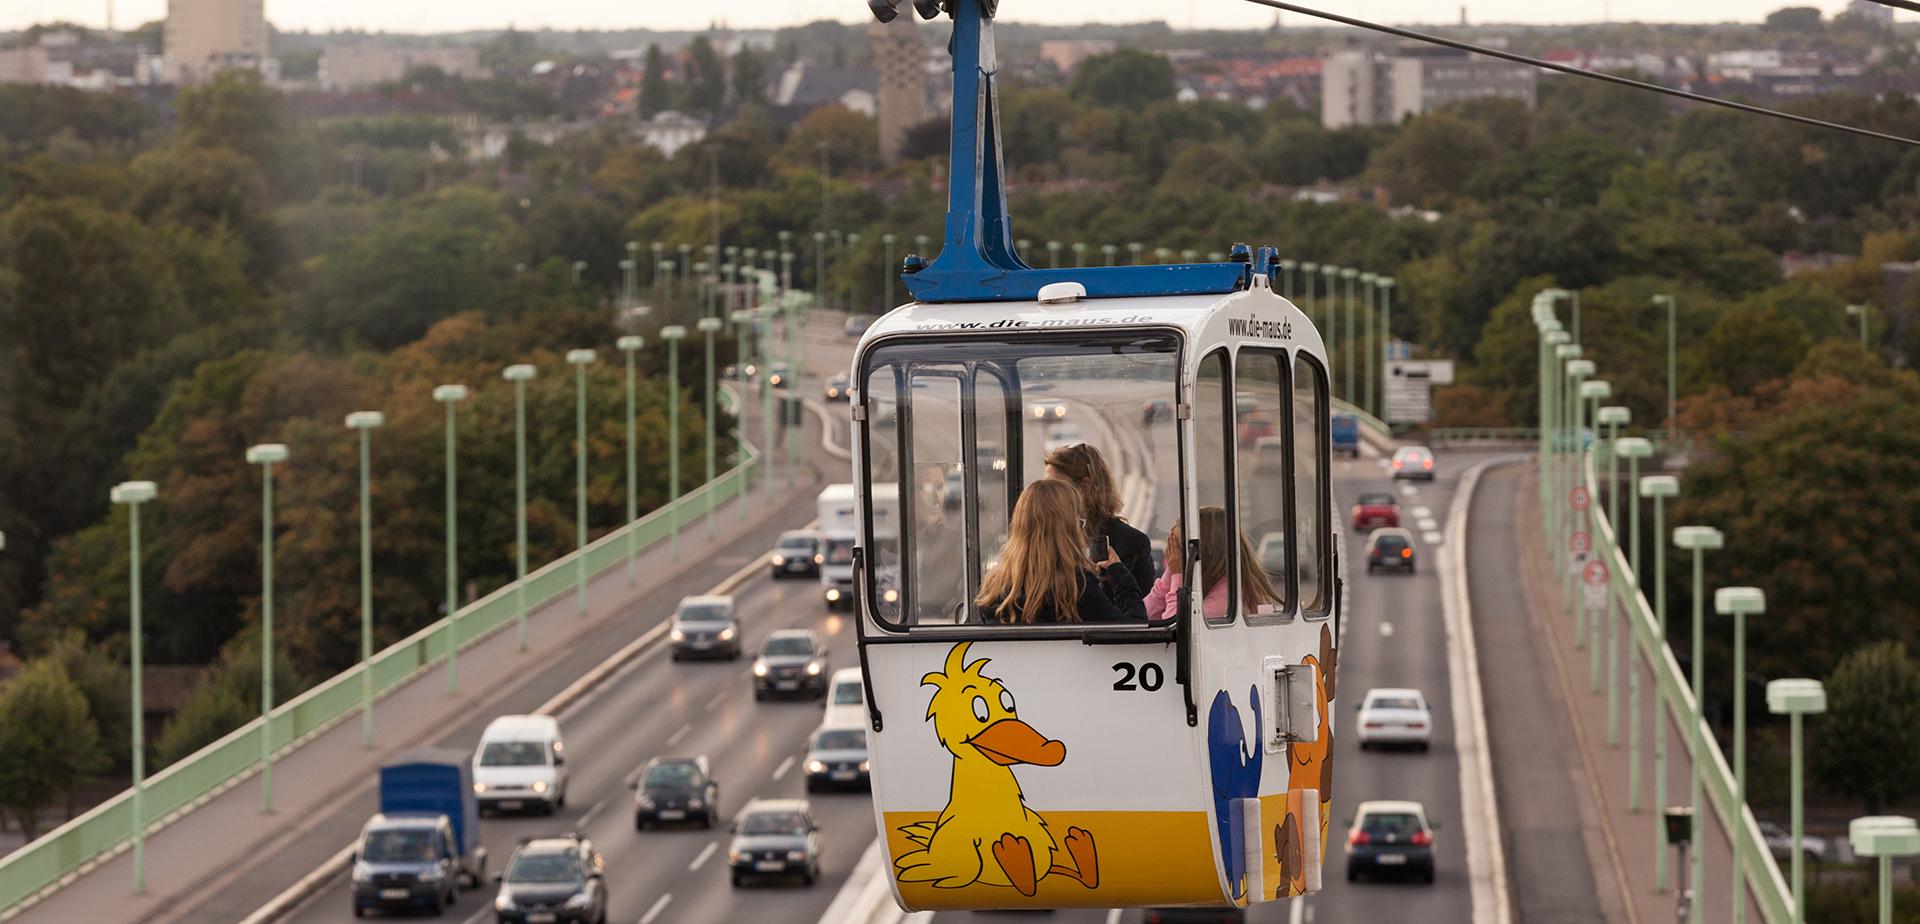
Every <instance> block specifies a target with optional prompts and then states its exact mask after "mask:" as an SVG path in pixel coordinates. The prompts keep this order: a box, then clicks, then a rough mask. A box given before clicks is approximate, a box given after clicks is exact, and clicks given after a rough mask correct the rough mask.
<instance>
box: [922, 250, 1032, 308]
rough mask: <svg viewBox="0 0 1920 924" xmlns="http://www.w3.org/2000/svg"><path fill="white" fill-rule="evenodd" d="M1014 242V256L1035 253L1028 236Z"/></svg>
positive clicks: (1021, 256) (1025, 255) (1022, 257)
mask: <svg viewBox="0 0 1920 924" xmlns="http://www.w3.org/2000/svg"><path fill="white" fill-rule="evenodd" d="M1013 244H1014V251H1013V255H1014V256H1016V257H1018V258H1020V259H1022V260H1025V259H1026V258H1027V255H1028V254H1030V253H1033V242H1032V241H1030V240H1027V239H1026V238H1024V237H1023V238H1021V239H1019V240H1017V241H1014V242H1013ZM887 262H888V263H892V262H893V258H892V257H888V258H887ZM887 301H888V302H889V303H891V302H892V301H893V300H892V299H888V300H887Z"/></svg>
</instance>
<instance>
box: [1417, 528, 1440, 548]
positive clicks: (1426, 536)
mask: <svg viewBox="0 0 1920 924" xmlns="http://www.w3.org/2000/svg"><path fill="white" fill-rule="evenodd" d="M1442 538H1444V537H1443V536H1441V535H1440V531H1439V530H1432V529H1430V530H1427V531H1426V532H1424V533H1421V534H1420V539H1421V541H1423V542H1425V543H1426V544H1428V545H1439V544H1440V540H1441V539H1442Z"/></svg>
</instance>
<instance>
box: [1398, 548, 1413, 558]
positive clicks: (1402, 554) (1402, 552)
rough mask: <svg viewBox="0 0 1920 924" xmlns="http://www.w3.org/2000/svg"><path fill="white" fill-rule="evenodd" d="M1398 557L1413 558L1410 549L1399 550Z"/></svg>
mask: <svg viewBox="0 0 1920 924" xmlns="http://www.w3.org/2000/svg"><path fill="white" fill-rule="evenodd" d="M1400 557H1401V558H1412V557H1413V550H1412V549H1401V550H1400Z"/></svg>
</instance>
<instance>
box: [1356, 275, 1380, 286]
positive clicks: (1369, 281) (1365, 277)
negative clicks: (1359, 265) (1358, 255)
mask: <svg viewBox="0 0 1920 924" xmlns="http://www.w3.org/2000/svg"><path fill="white" fill-rule="evenodd" d="M1378 278H1379V276H1377V275H1376V274H1374V273H1361V274H1360V281H1361V282H1364V283H1367V284H1369V285H1371V284H1372V283H1373V281H1374V280H1375V279H1378Z"/></svg>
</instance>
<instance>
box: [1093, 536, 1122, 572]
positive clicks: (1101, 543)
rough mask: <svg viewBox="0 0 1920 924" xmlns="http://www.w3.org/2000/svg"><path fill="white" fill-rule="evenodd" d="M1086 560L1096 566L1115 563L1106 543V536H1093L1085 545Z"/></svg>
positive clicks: (1110, 549)
mask: <svg viewBox="0 0 1920 924" xmlns="http://www.w3.org/2000/svg"><path fill="white" fill-rule="evenodd" d="M1087 558H1088V559H1089V560H1090V561H1092V562H1093V563H1094V564H1096V565H1103V566H1104V565H1108V564H1111V563H1113V562H1114V561H1117V560H1118V559H1116V558H1115V557H1114V554H1113V548H1112V547H1111V546H1110V545H1109V544H1108V543H1107V537H1106V536H1095V537H1093V539H1092V540H1090V541H1088V543H1087Z"/></svg>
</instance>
